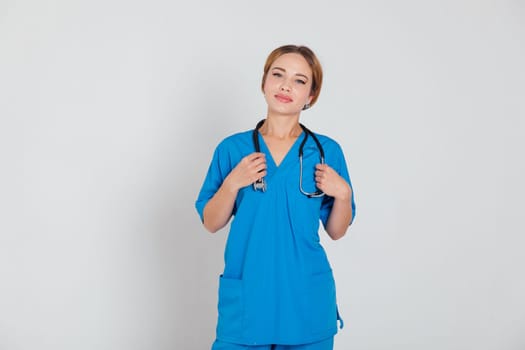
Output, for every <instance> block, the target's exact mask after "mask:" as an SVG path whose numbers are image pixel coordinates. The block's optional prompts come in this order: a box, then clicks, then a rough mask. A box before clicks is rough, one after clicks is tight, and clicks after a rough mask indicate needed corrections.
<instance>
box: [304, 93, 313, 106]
mask: <svg viewBox="0 0 525 350" xmlns="http://www.w3.org/2000/svg"><path fill="white" fill-rule="evenodd" d="M313 99H314V95H310V96H308V101H307V102H306V104H308V105H309V104H310V103H311V102H312V100H313Z"/></svg>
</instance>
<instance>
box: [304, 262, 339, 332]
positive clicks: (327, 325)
mask: <svg viewBox="0 0 525 350" xmlns="http://www.w3.org/2000/svg"><path fill="white" fill-rule="evenodd" d="M306 302H307V308H306V310H309V311H310V312H309V313H308V314H307V317H308V319H309V322H310V326H311V331H312V334H320V333H326V332H331V331H333V333H334V334H335V333H336V332H337V306H336V293H335V282H334V277H333V275H332V271H328V272H323V273H321V274H316V275H312V276H311V277H310V281H309V282H308V289H307V293H306Z"/></svg>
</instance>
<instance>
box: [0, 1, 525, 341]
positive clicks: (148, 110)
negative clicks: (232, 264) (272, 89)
mask: <svg viewBox="0 0 525 350" xmlns="http://www.w3.org/2000/svg"><path fill="white" fill-rule="evenodd" d="M524 42H525V5H524V3H523V2H522V1H518V0H514V1H496V0H494V1H484V0H481V1H479V0H478V1H474V0H472V1H468V0H462V1H416V0H412V1H396V2H391V1H346V2H343V1H325V2H319V1H284V2H277V1H265V2H249V1H240V0H238V1H225V2H220V1H201V2H199V1H196V2H185V3H178V2H174V1H167V0H166V1H162V0H153V1H124V0H104V1H101V0H95V1H89V2H88V1H83V2H82V1H66V0H55V1H51V0H48V1H38V0H2V2H1V3H0V118H1V124H0V156H1V160H2V161H1V164H2V166H1V172H0V174H1V175H0V176H1V181H0V183H1V187H0V190H1V192H0V205H1V207H0V209H1V219H0V349H2V350H26V349H39V350H46V349H53V350H62V349H64V350H65V349H68V350H69V349H75V350H77V349H78V350H84V349H86V350H93V349H97V350H98V349H100V350H106V349H107V350H120V349H122V350H124V349H125V350H135V349H137V350H138V349H141V350H142V349H148V350H149V349H156V350H164V349H166V350H167V349H184V350H193V349H195V350H200V349H208V348H209V346H210V344H211V342H212V340H213V338H214V331H215V322H216V303H217V294H216V289H217V276H218V274H219V273H220V272H221V270H222V267H223V260H222V259H223V247H224V242H225V239H226V235H227V230H226V229H224V230H222V231H220V232H219V233H217V234H215V235H210V234H208V233H207V232H206V231H205V230H204V228H203V227H202V226H201V224H200V222H199V219H198V216H197V213H196V211H195V209H194V201H195V198H196V196H197V193H198V190H199V188H200V186H201V183H202V180H203V179H204V175H205V172H206V170H207V167H208V163H209V161H210V159H211V155H212V152H213V149H214V148H215V146H216V144H217V143H218V142H219V141H220V140H221V139H222V138H224V137H225V136H227V135H229V134H231V133H233V132H237V131H241V130H247V129H250V128H252V127H253V126H254V125H255V123H256V122H257V121H258V120H259V119H261V118H262V117H263V116H264V114H265V112H266V110H265V103H264V99H263V96H262V93H261V92H260V79H261V73H262V66H263V64H264V60H265V58H266V56H267V54H268V53H269V52H270V51H271V50H272V49H274V48H275V47H277V46H279V45H282V44H288V43H293V44H306V45H308V46H310V47H311V48H312V49H314V51H316V53H317V54H318V56H319V58H320V60H321V62H322V64H323V66H324V69H325V83H324V88H323V91H322V93H321V96H320V99H319V102H318V104H317V105H316V106H315V107H314V108H313V109H312V110H309V111H307V112H305V113H304V114H303V116H302V122H304V123H305V124H306V125H308V126H309V127H310V128H311V129H313V130H315V131H317V132H320V133H324V134H327V135H330V136H331V137H333V138H335V139H336V140H337V141H339V143H340V144H341V146H342V147H343V149H344V151H345V154H346V156H347V160H348V163H349V164H348V165H349V169H350V172H351V176H352V181H353V184H354V189H355V195H356V201H357V217H356V221H355V223H354V225H352V227H351V228H350V230H349V232H348V234H347V236H346V237H344V238H343V239H342V240H339V241H336V242H332V241H329V240H328V239H327V236H326V234H324V232H322V237H323V238H322V241H323V243H324V245H325V248H326V250H327V251H328V255H329V258H330V260H331V263H332V265H333V268H334V272H335V277H336V280H337V286H338V295H339V303H340V309H341V312H342V314H343V316H344V319H345V321H346V326H345V329H344V330H343V331H341V332H340V333H339V334H338V335H337V336H336V349H338V350H343V349H366V350H379V349H381V350H383V349H384V350H393V349H394V350H397V349H399V350H412V349H413V350H416V349H417V350H420V349H425V350H432V349H436V350H437V349H440V350H441V349H447V350H455V349H458V350H460V349H461V350H463V349H477V350H489V349H495V350H496V349H497V350H502V349H509V350H510V349H512V350H514V349H515V350H522V349H525V333H524V331H525V299H524V295H525V278H524V275H525V271H524V267H525V256H524V254H523V247H524V245H525V235H524V233H525V225H524V220H523V218H524V214H523V210H524V209H525V208H524V205H523V198H524V196H525V185H524V179H525V166H524V163H525V162H524V154H523V153H524V152H523V150H524V149H525V142H524V136H523V135H525V125H524V116H525V102H524V100H525V99H524V97H525V72H524V69H523V62H525V45H524Z"/></svg>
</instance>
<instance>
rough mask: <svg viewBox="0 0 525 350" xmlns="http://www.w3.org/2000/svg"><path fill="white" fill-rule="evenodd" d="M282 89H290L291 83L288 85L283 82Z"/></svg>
mask: <svg viewBox="0 0 525 350" xmlns="http://www.w3.org/2000/svg"><path fill="white" fill-rule="evenodd" d="M281 91H288V92H289V91H290V85H288V83H283V84H282V85H281Z"/></svg>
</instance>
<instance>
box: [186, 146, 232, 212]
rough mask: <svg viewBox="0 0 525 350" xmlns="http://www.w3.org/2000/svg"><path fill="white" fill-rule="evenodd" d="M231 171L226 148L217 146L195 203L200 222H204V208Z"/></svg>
mask: <svg viewBox="0 0 525 350" xmlns="http://www.w3.org/2000/svg"><path fill="white" fill-rule="evenodd" d="M230 171H231V162H230V159H229V154H228V151H227V147H225V145H224V143H221V144H219V146H217V148H216V149H215V152H214V153H213V158H212V160H211V163H210V166H209V168H208V173H207V174H206V178H205V179H204V183H203V184H202V188H201V190H200V192H199V195H198V197H197V201H196V202H195V208H196V209H197V212H198V214H199V216H200V218H201V221H203V220H204V217H203V213H204V207H205V206H206V204H207V203H208V201H209V200H210V199H211V198H212V197H213V196H214V195H215V193H216V192H217V190H218V189H219V187H221V185H222V182H223V181H224V179H225V178H226V176H227V175H228V174H229V173H230Z"/></svg>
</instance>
